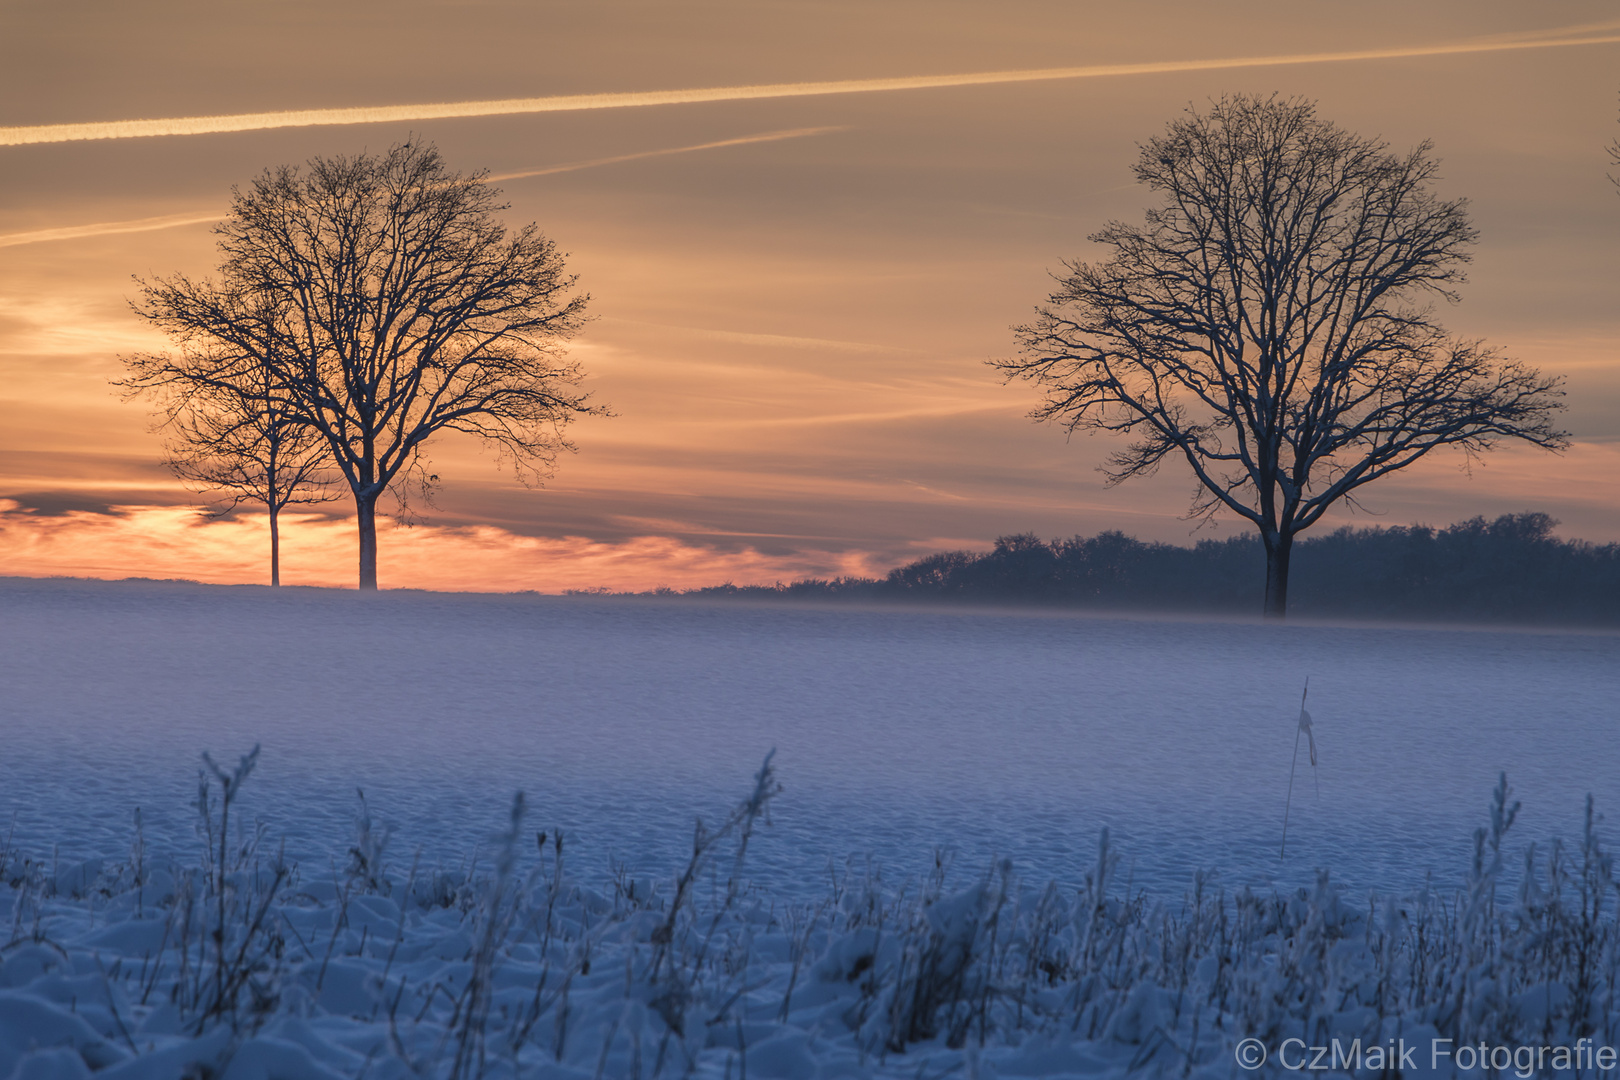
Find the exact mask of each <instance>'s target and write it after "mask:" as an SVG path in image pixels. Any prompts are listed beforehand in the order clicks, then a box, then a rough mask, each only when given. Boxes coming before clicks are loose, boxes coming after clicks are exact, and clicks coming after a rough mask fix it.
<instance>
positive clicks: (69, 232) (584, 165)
mask: <svg viewBox="0 0 1620 1080" xmlns="http://www.w3.org/2000/svg"><path fill="white" fill-rule="evenodd" d="M847 130H848V129H847V128H844V127H810V128H789V129H787V130H784V131H767V132H765V133H764V134H761V135H742V136H739V137H738V138H735V139H720V140H718V141H716V142H706V143H697V144H696V145H693V146H669V147H665V148H664V149H662V150H642V151H639V152H637V153H634V154H619V155H616V156H614V157H605V158H592V159H591V160H589V161H571V162H567V163H565V164H562V165H550V166H547V167H546V168H544V169H524V170H522V171H521V172H507V173H496V174H495V175H493V176H489V177H486V178H485V179H487V180H490V181H496V182H498V181H503V180H523V179H526V178H528V177H531V176H552V175H554V174H556V173H566V172H575V171H577V170H579V169H594V168H598V167H600V166H603V165H618V164H620V163H621V162H625V161H639V160H641V159H642V158H655V157H667V156H669V155H670V154H690V153H693V152H695V151H698V150H719V149H721V148H722V147H727V146H748V145H750V144H752V143H766V142H780V141H781V140H783V139H802V138H804V137H806V136H809V135H825V134H827V133H828V132H833V131H847ZM224 216H225V211H223V210H198V211H195V212H193V213H186V214H168V215H165V216H163V217H149V218H135V219H134V220H131V221H101V222H96V223H94V224H91V225H70V226H66V227H64V228H60V229H35V230H33V231H32V232H17V233H3V234H0V248H3V247H12V246H14V245H16V244H40V243H45V242H47V241H51V240H80V239H83V238H85V237H90V236H112V235H115V234H117V233H138V232H150V231H152V230H153V229H173V228H177V227H179V226H181V225H198V224H201V223H203V222H214V221H219V220H220V219H221V218H223V217H224Z"/></svg>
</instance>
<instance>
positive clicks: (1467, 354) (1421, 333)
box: [991, 96, 1566, 618]
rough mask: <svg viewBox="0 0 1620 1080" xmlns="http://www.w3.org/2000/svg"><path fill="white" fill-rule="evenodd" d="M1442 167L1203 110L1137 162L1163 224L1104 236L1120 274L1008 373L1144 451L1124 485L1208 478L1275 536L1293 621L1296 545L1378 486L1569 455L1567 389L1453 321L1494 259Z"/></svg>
mask: <svg viewBox="0 0 1620 1080" xmlns="http://www.w3.org/2000/svg"><path fill="white" fill-rule="evenodd" d="M1436 170H1437V163H1436V162H1435V160H1434V158H1433V157H1431V156H1430V146H1429V144H1427V143H1425V144H1423V145H1420V146H1418V147H1417V148H1416V149H1414V150H1412V151H1411V152H1410V153H1407V154H1395V153H1391V152H1389V149H1388V147H1387V144H1384V143H1382V142H1379V141H1377V140H1374V139H1367V138H1363V137H1360V136H1357V135H1354V134H1351V133H1349V132H1346V131H1343V130H1341V129H1339V128H1338V127H1336V126H1334V125H1333V124H1331V123H1328V122H1326V121H1323V120H1321V119H1318V117H1317V116H1316V110H1315V106H1314V105H1313V104H1311V103H1309V102H1305V101H1299V100H1280V99H1278V98H1276V97H1270V98H1257V97H1246V96H1234V97H1227V98H1223V99H1221V100H1219V101H1217V102H1215V103H1213V105H1212V106H1211V108H1210V109H1209V110H1208V111H1207V112H1204V113H1200V112H1198V111H1196V110H1193V109H1189V110H1188V113H1187V115H1186V116H1185V117H1183V118H1180V119H1178V120H1175V121H1173V122H1172V123H1171V124H1170V125H1169V129H1168V131H1167V132H1166V133H1165V134H1164V135H1162V136H1160V137H1157V138H1154V139H1151V140H1149V142H1148V143H1147V144H1146V145H1144V146H1143V147H1142V148H1141V154H1140V156H1139V158H1138V160H1137V163H1136V167H1135V174H1136V178H1137V181H1138V182H1139V183H1142V184H1144V185H1146V186H1147V187H1148V188H1149V189H1150V190H1151V191H1153V192H1155V193H1157V194H1158V195H1160V196H1162V202H1161V203H1160V205H1159V206H1157V207H1156V208H1154V209H1151V210H1149V211H1148V212H1147V219H1146V222H1145V224H1143V225H1140V226H1137V225H1127V224H1123V223H1120V222H1112V223H1110V224H1109V225H1107V226H1106V227H1105V228H1104V229H1102V230H1101V231H1100V232H1098V233H1096V234H1094V235H1093V236H1092V237H1091V240H1092V241H1093V242H1094V243H1097V244H1101V245H1103V246H1104V247H1106V248H1108V249H1111V253H1110V255H1109V256H1108V258H1107V259H1106V260H1105V261H1102V262H1097V263H1084V262H1069V263H1065V264H1064V265H1065V272H1064V273H1062V274H1061V275H1055V276H1056V279H1057V282H1058V288H1057V289H1056V291H1054V292H1053V293H1052V294H1051V296H1050V298H1049V301H1048V303H1047V304H1045V305H1043V306H1040V307H1038V308H1037V309H1036V318H1035V320H1034V321H1033V322H1031V323H1029V324H1027V325H1024V326H1019V327H1017V328H1015V332H1016V333H1017V336H1018V340H1019V343H1020V345H1021V346H1022V348H1021V352H1020V355H1019V356H1017V357H1014V358H1009V359H1002V360H994V361H991V363H992V364H994V365H995V366H996V367H998V368H999V369H1000V370H1001V371H1003V372H1004V373H1006V375H1007V377H1008V378H1009V379H1011V378H1014V377H1022V378H1027V379H1031V380H1034V381H1035V382H1036V383H1038V384H1040V385H1041V386H1042V387H1043V389H1044V392H1045V397H1044V401H1043V402H1042V404H1041V405H1040V406H1039V407H1038V408H1036V409H1035V410H1034V411H1033V412H1032V413H1031V415H1032V416H1033V417H1034V418H1036V419H1038V420H1046V421H1053V422H1056V423H1059V424H1062V425H1063V426H1064V427H1066V428H1067V429H1068V430H1069V431H1070V432H1071V433H1072V432H1074V431H1080V430H1085V431H1104V432H1113V433H1123V434H1129V435H1132V436H1134V437H1135V438H1134V441H1133V442H1132V443H1131V444H1130V445H1129V446H1127V447H1126V448H1124V449H1122V450H1120V451H1118V452H1116V453H1114V454H1112V455H1111V456H1110V457H1109V458H1108V461H1107V464H1106V465H1105V466H1104V467H1103V471H1104V473H1105V474H1106V476H1107V477H1108V480H1109V482H1110V483H1114V484H1117V483H1120V482H1123V481H1125V480H1128V479H1130V478H1131V477H1133V476H1144V475H1149V474H1151V473H1153V472H1154V471H1155V470H1157V469H1158V467H1159V465H1160V464H1161V463H1162V462H1163V461H1164V460H1165V459H1166V458H1171V459H1179V460H1181V461H1183V462H1185V463H1186V465H1187V466H1188V467H1189V468H1190V469H1191V470H1192V473H1193V476H1194V477H1195V478H1196V480H1197V488H1196V489H1195V494H1194V497H1193V503H1192V508H1191V511H1190V514H1189V516H1190V517H1192V518H1195V519H1203V518H1207V517H1209V516H1211V515H1214V514H1216V513H1217V512H1220V511H1223V510H1224V511H1229V512H1231V513H1233V514H1236V515H1238V516H1239V517H1241V518H1243V519H1244V520H1246V521H1248V522H1250V523H1251V524H1252V525H1253V526H1254V527H1255V528H1256V529H1257V530H1258V531H1259V533H1260V538H1261V540H1262V542H1263V545H1264V548H1265V552H1266V586H1265V601H1264V607H1263V611H1264V613H1265V614H1266V615H1267V616H1268V617H1275V618H1281V617H1283V616H1284V614H1285V613H1286V611H1287V607H1288V564H1289V556H1290V553H1291V550H1292V546H1293V541H1294V537H1295V536H1296V535H1297V534H1298V533H1299V532H1301V531H1302V530H1304V529H1308V528H1309V527H1311V526H1312V525H1314V524H1316V522H1317V521H1319V520H1320V519H1321V517H1322V515H1323V514H1325V513H1326V512H1327V511H1328V509H1329V508H1330V507H1332V506H1333V505H1334V504H1336V503H1338V502H1340V501H1341V500H1347V501H1350V502H1352V503H1353V502H1354V498H1355V493H1356V492H1357V490H1358V489H1360V488H1361V487H1362V486H1363V485H1365V484H1369V483H1371V482H1373V481H1375V480H1378V479H1380V478H1382V477H1385V476H1388V475H1389V474H1390V473H1392V472H1395V471H1396V470H1399V469H1403V468H1405V467H1407V466H1408V465H1411V464H1412V463H1413V462H1415V461H1417V460H1418V459H1419V458H1422V457H1423V456H1424V455H1426V454H1428V453H1429V452H1430V451H1432V450H1436V449H1438V448H1440V447H1445V446H1451V447H1456V448H1458V449H1460V450H1461V451H1462V452H1463V453H1464V454H1465V455H1467V457H1468V458H1469V459H1472V458H1473V457H1474V456H1475V455H1477V454H1479V453H1481V452H1482V451H1485V450H1487V449H1490V448H1491V447H1493V446H1495V445H1497V444H1498V443H1499V442H1501V441H1502V440H1505V439H1520V440H1524V441H1527V442H1530V443H1533V444H1535V445H1537V446H1542V447H1546V448H1549V449H1560V448H1562V447H1564V446H1565V445H1566V434H1565V433H1564V432H1562V431H1559V430H1557V428H1556V427H1555V426H1554V423H1553V417H1554V415H1555V413H1556V411H1557V410H1558V409H1559V408H1561V407H1562V405H1561V403H1560V402H1559V401H1558V399H1559V398H1560V397H1561V396H1562V393H1561V391H1560V389H1559V385H1560V382H1559V380H1557V379H1553V378H1547V377H1545V376H1543V375H1542V374H1540V373H1539V372H1538V371H1537V370H1535V369H1534V368H1531V367H1528V366H1526V365H1524V364H1522V363H1517V362H1512V361H1507V360H1504V359H1503V358H1501V357H1500V356H1499V355H1498V354H1497V353H1496V351H1495V350H1493V349H1491V348H1489V347H1487V346H1485V345H1484V344H1483V343H1481V342H1478V341H1463V340H1458V339H1455V338H1452V337H1451V336H1449V335H1448V334H1447V333H1446V332H1445V330H1444V329H1442V328H1441V327H1440V326H1439V325H1438V324H1437V323H1436V322H1435V321H1434V319H1433V318H1432V306H1431V305H1432V302H1433V300H1435V299H1441V298H1443V299H1446V300H1449V301H1455V300H1456V299H1457V294H1456V291H1455V290H1456V287H1457V285H1459V284H1460V283H1461V282H1462V281H1463V266H1464V264H1466V263H1467V262H1468V260H1469V254H1468V249H1469V246H1470V245H1472V244H1473V243H1474V242H1475V239H1476V234H1475V230H1474V229H1473V227H1472V226H1471V225H1470V224H1469V222H1468V217H1467V213H1466V209H1465V204H1464V203H1463V202H1462V201H1461V200H1450V201H1448V200H1444V199H1441V198H1439V197H1437V196H1436V195H1435V194H1434V193H1433V192H1432V191H1431V183H1432V181H1433V180H1434V179H1435V176H1436Z"/></svg>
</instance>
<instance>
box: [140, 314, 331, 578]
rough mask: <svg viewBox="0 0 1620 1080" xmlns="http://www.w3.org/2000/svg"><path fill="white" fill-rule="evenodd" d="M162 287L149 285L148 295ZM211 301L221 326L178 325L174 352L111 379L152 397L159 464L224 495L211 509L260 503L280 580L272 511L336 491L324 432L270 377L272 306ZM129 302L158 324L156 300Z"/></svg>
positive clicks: (143, 359) (147, 357)
mask: <svg viewBox="0 0 1620 1080" xmlns="http://www.w3.org/2000/svg"><path fill="white" fill-rule="evenodd" d="M170 287H171V288H172V286H170ZM164 288H165V287H164V286H158V287H156V289H155V290H149V294H148V296H149V299H150V298H151V297H152V296H153V295H161V294H162V292H163V289H164ZM214 300H215V304H216V315H217V316H219V317H220V318H221V319H223V318H224V316H225V315H226V313H227V312H228V313H229V320H228V321H229V324H230V326H231V332H230V333H229V334H228V335H224V336H221V335H217V334H216V335H207V336H201V337H198V336H192V335H187V334H184V333H183V332H181V333H180V334H179V337H180V344H181V347H180V350H179V352H178V354H141V355H136V356H131V357H126V358H125V364H126V365H127V367H128V369H129V372H130V377H129V378H127V379H124V380H121V381H120V382H119V383H118V385H120V386H122V387H123V388H124V389H125V390H126V391H127V392H128V394H129V395H130V396H134V395H139V394H154V395H156V396H158V397H159V398H160V400H161V408H162V412H163V420H162V422H161V423H160V424H159V427H160V429H161V430H163V431H164V432H165V433H166V435H167V438H166V439H165V450H166V458H165V463H166V464H167V465H168V466H169V468H170V470H171V471H172V472H174V474H175V475H176V476H178V477H180V479H181V480H183V481H185V482H186V484H187V485H188V486H190V487H191V488H192V489H193V490H195V491H198V492H202V493H209V492H217V493H220V494H221V495H222V496H223V498H222V499H221V500H220V501H219V502H217V503H216V504H215V506H214V508H213V512H214V514H215V515H216V516H224V515H225V514H228V513H230V512H232V511H234V510H235V509H236V508H237V507H239V506H241V505H242V504H244V503H258V504H260V505H262V506H264V508H265V510H266V511H267V512H268V514H269V518H270V584H271V585H272V586H279V585H280V584H281V512H282V511H283V510H285V509H286V508H287V507H289V506H293V505H299V504H307V503H321V502H327V501H330V500H332V499H334V498H337V497H338V495H337V493H336V491H334V490H333V481H335V480H336V479H337V477H336V474H335V473H334V472H333V470H332V468H331V457H330V451H329V449H328V447H327V444H326V440H325V439H324V438H322V437H321V435H320V433H319V432H317V431H316V430H315V429H313V428H312V427H310V426H309V424H308V423H307V422H306V421H305V420H303V419H302V417H301V415H300V413H299V411H298V409H297V407H296V405H295V403H294V401H293V398H292V395H291V393H290V392H289V391H288V389H287V387H286V386H284V385H282V384H281V383H280V381H279V376H278V372H279V371H280V369H281V366H282V365H280V364H279V363H277V362H276V358H275V356H274V353H273V350H274V349H275V348H277V345H278V342H279V341H281V340H282V339H283V338H284V337H285V334H284V333H282V332H277V330H276V328H275V325H274V324H275V318H276V316H275V312H274V311H273V310H271V309H267V308H265V307H263V306H262V305H261V306H258V307H255V306H254V305H252V304H251V303H244V298H243V297H241V296H239V295H234V294H230V293H226V292H223V291H220V290H215V294H214ZM137 310H138V311H140V312H141V314H143V315H145V316H146V317H147V318H149V319H151V320H152V321H155V322H157V323H158V324H159V325H163V317H162V316H161V315H160V314H159V313H158V312H159V311H160V310H161V305H159V306H158V307H157V308H153V309H147V310H143V309H139V308H138V309H137Z"/></svg>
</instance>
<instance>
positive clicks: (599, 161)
mask: <svg viewBox="0 0 1620 1080" xmlns="http://www.w3.org/2000/svg"><path fill="white" fill-rule="evenodd" d="M848 130H849V128H847V127H811V128H791V129H789V130H787V131H767V132H766V133H765V134H763V135H744V136H742V137H740V138H736V139H721V140H720V141H719V142H706V143H698V144H697V145H696V146H672V147H670V148H669V149H667V150H642V151H640V152H639V153H635V154H620V155H618V156H617V157H605V158H592V159H591V160H590V161H575V162H571V163H570V164H567V165H552V166H551V167H549V168H545V169H526V170H524V171H523V172H509V173H496V174H495V175H494V176H486V177H485V178H484V179H486V180H491V181H495V180H522V179H524V178H525V177H530V176H551V175H552V174H553V173H565V172H573V171H574V170H575V169H594V168H595V167H596V166H598V165H617V164H619V162H621V161H639V160H641V159H642V158H650V157H664V156H666V155H669V154H690V153H691V152H692V151H694V150H718V149H719V148H720V147H722V146H746V145H748V144H749V143H762V142H777V141H778V140H781V139H802V138H804V137H805V136H806V135H825V134H827V133H828V132H830V131H848Z"/></svg>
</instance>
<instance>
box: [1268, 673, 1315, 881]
mask: <svg viewBox="0 0 1620 1080" xmlns="http://www.w3.org/2000/svg"><path fill="white" fill-rule="evenodd" d="M1310 692H1311V677H1310V676H1309V675H1307V676H1305V693H1303V694H1301V695H1299V711H1300V714H1301V715H1304V712H1305V699H1306V697H1308V696H1309V695H1310ZM1303 730H1304V728H1303V727H1301V725H1300V724H1299V723H1298V722H1297V721H1296V722H1295V724H1294V759H1293V760H1292V761H1290V762H1289V763H1288V799H1287V801H1286V802H1284V803H1283V835H1282V847H1281V848H1280V849H1279V850H1278V851H1277V858H1278V859H1279V860H1281V859H1284V858H1286V857H1287V855H1288V809H1289V807H1291V806H1292V805H1293V804H1294V770H1295V769H1296V768H1297V767H1298V766H1299V734H1300V732H1301V731H1303ZM1313 775H1314V774H1313Z"/></svg>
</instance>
